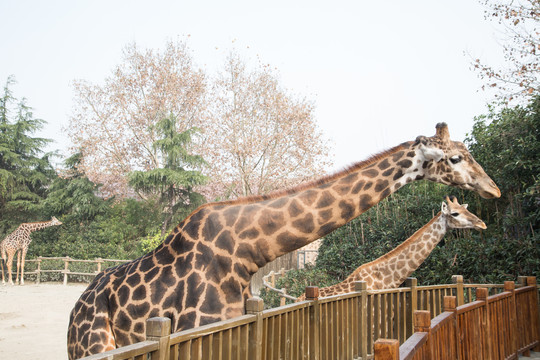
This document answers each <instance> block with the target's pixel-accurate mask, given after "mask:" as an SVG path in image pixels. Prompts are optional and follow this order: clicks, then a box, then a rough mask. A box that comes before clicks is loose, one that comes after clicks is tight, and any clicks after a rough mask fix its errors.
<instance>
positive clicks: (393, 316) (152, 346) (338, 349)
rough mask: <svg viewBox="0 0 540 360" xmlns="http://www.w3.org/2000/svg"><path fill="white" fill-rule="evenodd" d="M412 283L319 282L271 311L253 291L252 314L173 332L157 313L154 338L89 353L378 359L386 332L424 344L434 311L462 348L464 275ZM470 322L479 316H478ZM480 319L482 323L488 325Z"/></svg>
mask: <svg viewBox="0 0 540 360" xmlns="http://www.w3.org/2000/svg"><path fill="white" fill-rule="evenodd" d="M407 284H408V287H406V288H399V289H393V290H384V291H368V290H366V283H365V282H358V283H356V284H355V286H356V291H355V292H353V293H350V294H345V295H339V296H333V297H328V298H319V297H318V288H316V287H308V288H306V301H302V302H299V303H294V304H290V305H286V306H281V307H279V308H274V309H268V310H264V309H263V301H262V300H261V299H258V298H252V299H249V300H248V301H247V304H246V315H243V316H240V317H237V318H234V319H230V320H226V321H221V322H216V323H213V324H209V325H205V326H201V327H198V328H194V329H190V330H185V331H181V332H178V333H174V334H172V335H171V334H170V319H164V318H157V319H156V318H154V319H150V320H148V322H147V341H145V342H143V343H138V344H134V345H129V346H126V347H123V348H120V349H116V350H113V351H111V352H106V353H102V354H98V355H93V356H91V357H89V358H87V359H131V358H135V359H138V358H141V359H143V358H144V359H146V358H147V357H150V359H163V360H166V359H182V360H189V359H208V360H209V359H222V360H227V359H250V360H251V359H253V360H260V359H373V356H374V355H373V354H374V352H375V351H376V348H374V346H373V344H374V342H376V341H377V340H379V339H380V338H385V337H393V338H394V339H395V340H393V341H394V342H395V343H396V344H397V345H398V349H399V344H400V343H403V344H404V345H403V346H411V344H412V341H414V340H415V339H416V340H419V342H417V343H414V346H413V347H414V348H415V349H416V348H417V347H418V348H420V349H424V348H423V347H422V344H423V343H424V344H425V343H427V342H428V339H429V337H426V336H422V334H423V333H425V332H426V331H424V330H423V331H420V330H422V329H425V324H424V327H423V328H420V327H418V326H417V327H416V328H414V326H413V325H414V319H415V318H417V317H419V316H424V320H425V319H427V323H429V320H430V319H431V318H432V313H433V314H434V315H435V319H434V320H433V322H432V323H431V325H427V326H428V327H429V326H431V330H430V331H431V338H432V339H435V340H433V342H430V343H429V344H431V343H434V342H435V341H437V342H441V343H444V344H450V346H451V347H452V348H455V349H456V353H457V344H456V343H455V342H452V340H451V339H449V340H447V338H448V333H449V332H451V329H452V327H457V326H458V325H457V321H452V320H448V319H449V318H450V316H454V315H452V314H453V313H450V314H449V313H447V312H443V311H444V310H445V309H448V301H449V300H447V299H448V298H449V297H453V298H454V299H455V300H454V301H455V303H456V306H454V308H457V309H460V306H458V304H459V303H463V302H465V301H466V298H467V296H465V293H466V291H464V290H465V287H464V285H463V281H462V278H461V277H459V276H457V277H455V278H454V283H453V284H449V285H444V286H417V284H416V279H412V278H411V279H408V282H407ZM488 286H490V287H493V285H488ZM523 289H525V290H522V288H518V289H517V290H515V292H514V295H512V296H513V299H515V300H514V301H515V302H516V303H519V304H524V303H527V305H526V306H525V307H523V306H522V305H520V306H521V307H520V309H522V310H520V311H523V313H522V314H521V315H517V312H516V319H520V317H519V316H522V317H527V316H529V318H530V317H531V316H532V319H533V320H534V319H536V320H534V321H536V322H528V323H524V324H523V325H521V326H522V327H523V328H524V329H523V330H520V331H524V332H525V328H526V329H527V331H529V332H528V333H527V334H530V335H527V337H525V339H526V340H523V345H520V346H521V348H523V349H524V348H530V347H531V346H534V344H535V343H537V342H538V341H539V340H540V338H539V336H540V335H539V333H538V331H537V330H530V329H532V328H534V326H537V325H534V324H538V305H537V302H535V301H537V300H534V299H532V298H530V296H531V295H530V293H531V292H534V294H536V296H537V292H536V291H537V290H536V287H534V286H526V287H523ZM532 289H534V291H533V290H532ZM478 291H480V293H479V292H478ZM478 291H477V292H476V294H477V295H476V296H477V297H478V296H480V298H479V299H476V301H473V302H472V303H470V304H467V305H461V306H463V308H467V309H468V308H470V309H471V310H470V312H471V314H472V311H473V310H472V309H473V308H474V309H476V308H480V309H484V310H485V309H486V307H485V305H481V304H480V303H481V302H482V300H481V299H482V294H481V291H482V290H478ZM521 293H523V294H528V295H523V296H522V297H523V299H521V297H520V296H518V294H520V295H521ZM503 294H505V293H504V292H503ZM494 296H495V297H497V296H498V297H505V296H506V295H494ZM471 298H472V297H469V299H471ZM422 299H423V300H422ZM536 299H537V297H536ZM479 302H480V303H479ZM438 304H442V305H438ZM482 306H484V307H482ZM457 309H456V311H455V313H457V312H458V310H457ZM417 310H420V311H422V310H423V311H424V312H423V313H420V314H424V315H415V314H419V313H416V311H417ZM460 311H461V310H460ZM535 311H536V313H535ZM463 313H464V314H465V313H467V314H469V311H465V310H463ZM441 314H442V315H441ZM534 314H536V315H534ZM467 316H469V317H470V315H467ZM534 316H536V317H534ZM416 321H417V323H418V321H419V320H416ZM463 321H476V320H474V317H471V318H470V319H468V320H466V319H465V318H464V320H463ZM486 321H487V320H486ZM517 321H519V320H517ZM424 323H426V321H424ZM481 324H482V323H480V325H481ZM480 325H478V326H479V327H478V328H477V330H478V329H480V330H481V329H483V328H482V327H480ZM463 326H464V325H463ZM471 326H472V325H471ZM518 329H519V328H518ZM415 330H416V332H415ZM156 334H161V335H159V336H158V335H156ZM411 335H412V336H411ZM411 339H412V340H411ZM422 342H423V343H422ZM531 344H532V345H531ZM377 346H380V345H379V343H377ZM430 346H431V345H430ZM445 346H446V345H445ZM420 351H425V350H420ZM138 356H140V357H138ZM484 358H485V357H484ZM411 359H412V357H411ZM462 359H465V358H462Z"/></svg>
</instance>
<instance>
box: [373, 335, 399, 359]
mask: <svg viewBox="0 0 540 360" xmlns="http://www.w3.org/2000/svg"><path fill="white" fill-rule="evenodd" d="M373 352H374V355H375V357H374V359H375V360H399V341H398V340H396V339H378V340H377V341H375V344H373Z"/></svg>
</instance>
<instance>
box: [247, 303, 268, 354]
mask: <svg viewBox="0 0 540 360" xmlns="http://www.w3.org/2000/svg"><path fill="white" fill-rule="evenodd" d="M263 310H264V302H263V300H262V299H260V298H258V297H252V298H250V299H247V301H246V314H252V315H255V316H256V318H255V324H254V325H253V329H252V331H250V332H249V358H250V359H253V360H261V359H262V347H263V345H262V343H263V338H262V337H263V315H262V312H263Z"/></svg>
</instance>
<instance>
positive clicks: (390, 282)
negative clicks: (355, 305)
mask: <svg viewBox="0 0 540 360" xmlns="http://www.w3.org/2000/svg"><path fill="white" fill-rule="evenodd" d="M446 230H447V225H446V221H445V219H444V216H442V215H441V213H439V214H437V215H436V216H435V217H434V218H433V219H431V221H430V222H429V223H427V224H426V225H424V226H423V227H422V228H421V229H419V230H418V231H416V232H415V233H414V234H413V235H412V236H411V237H410V238H408V239H407V240H405V241H404V242H403V243H401V244H400V245H399V246H398V247H396V248H395V249H393V250H392V251H390V252H388V253H387V254H385V255H383V256H381V257H380V258H378V259H376V260H374V261H372V262H369V263H367V264H363V265H361V266H360V267H358V268H357V269H356V270H355V271H354V272H353V273H352V274H351V275H349V277H347V279H345V280H344V281H342V282H341V283H339V284H336V285H333V286H330V287H328V289H327V288H324V289H321V296H324V295H323V293H326V294H327V295H326V296H328V295H329V294H333V293H335V292H336V291H337V290H338V289H344V288H346V289H347V290H348V291H353V290H354V289H353V288H354V282H355V281H366V282H367V287H368V289H369V290H376V289H388V288H395V287H398V286H399V285H401V284H402V283H403V282H404V281H405V280H406V279H407V277H409V276H410V275H411V274H412V273H413V272H414V271H415V270H416V269H418V267H419V266H420V265H422V263H423V262H424V260H425V259H426V258H427V257H428V256H429V254H431V252H432V251H433V249H434V248H435V246H437V244H438V243H439V242H440V241H441V239H442V238H443V237H444V235H445V234H446ZM326 289H327V290H326Z"/></svg>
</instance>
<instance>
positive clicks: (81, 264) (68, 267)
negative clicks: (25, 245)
mask: <svg viewBox="0 0 540 360" xmlns="http://www.w3.org/2000/svg"><path fill="white" fill-rule="evenodd" d="M128 261H130V260H117V259H101V258H97V259H94V260H78V259H72V258H70V257H69V256H66V257H43V256H39V257H37V258H35V259H28V260H26V261H25V268H28V270H29V271H25V272H24V276H25V277H27V276H30V277H34V276H35V281H36V283H38V284H39V283H40V282H41V281H42V280H44V279H43V278H44V276H46V275H50V276H49V278H50V279H52V280H60V279H63V283H64V285H67V283H68V280H69V278H71V279H73V277H77V278H78V280H79V281H78V282H81V278H83V279H85V280H86V281H90V280H91V279H93V278H94V277H95V276H96V275H97V274H99V273H100V272H101V271H102V270H104V269H106V268H108V267H111V266H116V265H118V264H122V263H125V262H128Z"/></svg>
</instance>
